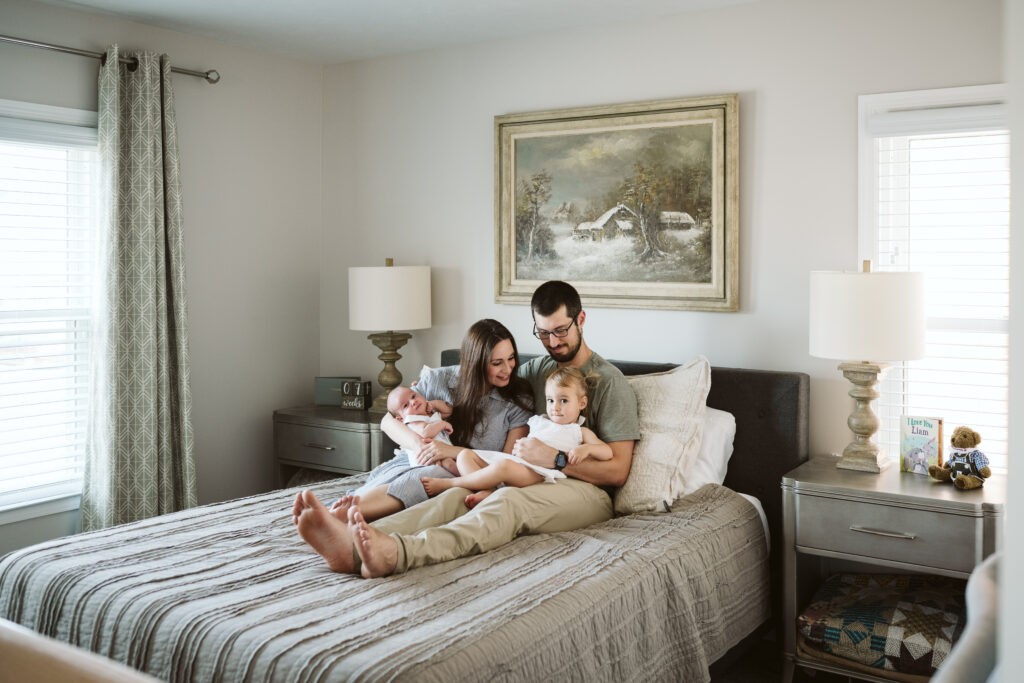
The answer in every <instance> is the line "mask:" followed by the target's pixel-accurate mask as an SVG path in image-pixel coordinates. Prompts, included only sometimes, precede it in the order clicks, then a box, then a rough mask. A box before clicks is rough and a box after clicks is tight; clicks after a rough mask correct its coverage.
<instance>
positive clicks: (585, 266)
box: [495, 95, 738, 310]
mask: <svg viewBox="0 0 1024 683" xmlns="http://www.w3.org/2000/svg"><path fill="white" fill-rule="evenodd" d="M736 108H737V97H736V96H735V95H723V96H715V97H704V98H689V99H686V100H669V101H659V102H649V103H637V104H631V105H616V106H604V107H589V108H583V109H568V110H558V111H548V112H533V113H529V114H510V115H505V116H498V117H496V118H495V127H496V147H497V149H496V155H497V170H496V184H497V188H496V197H497V209H496V214H497V216H496V221H497V226H498V231H497V232H498V235H497V240H498V254H497V260H498V263H497V278H496V280H497V283H496V284H497V292H496V298H497V300H498V301H499V302H528V301H529V296H530V294H531V293H532V291H533V289H534V288H535V287H536V285H537V284H538V283H539V282H542V281H544V280H550V279H560V280H566V281H569V282H572V283H573V284H574V285H576V287H577V289H579V290H580V293H581V295H582V296H583V298H584V301H585V303H586V304H588V305H596V306H629V307H637V308H675V309H689V310H737V308H738V300H737V297H736V292H737V285H738V272H737V271H738V258H737V252H736V248H737V241H738V240H737V236H738V235H737V232H738V217H737V215H736V211H737V204H738V193H737V189H736V179H737V177H738V168H737V153H738V140H737V134H738V113H737V111H736Z"/></svg>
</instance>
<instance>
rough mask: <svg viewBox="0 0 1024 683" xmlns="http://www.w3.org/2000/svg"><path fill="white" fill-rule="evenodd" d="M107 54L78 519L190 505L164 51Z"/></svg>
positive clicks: (174, 173)
mask: <svg viewBox="0 0 1024 683" xmlns="http://www.w3.org/2000/svg"><path fill="white" fill-rule="evenodd" d="M119 56H120V55H119V53H118V48H117V46H114V47H112V48H110V49H109V50H108V51H107V54H106V58H105V60H104V62H103V66H101V67H100V75H99V142H100V156H101V158H102V163H103V169H102V180H103V187H104V188H105V189H106V191H107V192H108V194H109V197H104V198H101V201H100V204H101V206H103V207H104V209H103V211H101V214H103V212H104V211H105V212H106V215H103V216H102V219H101V224H100V244H101V247H100V249H99V251H100V253H99V256H98V260H99V272H100V273H101V276H100V277H101V278H103V281H102V284H101V285H100V286H99V294H98V296H97V302H96V306H95V309H96V311H97V314H96V317H95V318H94V327H93V338H94V340H95V342H94V345H93V347H94V350H93V353H92V356H93V359H92V381H93V386H94V395H95V397H96V399H97V400H95V401H94V402H93V403H94V406H95V408H94V410H93V413H92V415H91V419H90V425H89V429H88V434H89V436H88V440H87V445H86V466H85V486H84V490H83V494H82V514H83V527H84V528H85V529H87V530H88V529H99V528H103V527H107V526H111V525H114V524H121V523H124V522H130V521H134V520H138V519H144V518H147V517H152V516H154V515H159V514H164V513H167V512H173V511H175V510H181V509H184V508H187V507H192V506H194V505H195V504H196V473H195V459H194V455H193V452H192V420H191V404H192V399H191V392H190V389H189V358H188V334H187V326H186V322H187V321H186V308H185V270H184V253H183V252H184V248H183V241H182V219H181V187H180V182H179V171H178V149H177V137H176V132H175V128H176V126H175V120H174V97H173V93H172V91H171V65H170V63H169V61H168V59H167V56H166V55H163V56H157V55H153V54H147V53H139V54H132V55H128V56H130V57H134V58H135V59H136V60H137V62H138V63H137V66H134V65H128V64H121V63H120V62H119Z"/></svg>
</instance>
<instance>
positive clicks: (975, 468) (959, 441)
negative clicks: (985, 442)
mask: <svg viewBox="0 0 1024 683" xmlns="http://www.w3.org/2000/svg"><path fill="white" fill-rule="evenodd" d="M949 442H950V445H951V446H952V448H951V449H950V452H949V457H948V458H947V459H946V464H945V465H944V466H939V465H931V466H930V467H929V468H928V474H929V475H930V476H931V477H932V478H934V479H938V480H939V481H952V482H953V484H954V486H956V487H957V488H958V489H960V490H962V491H967V490H969V489H976V488H980V487H981V485H982V484H984V483H985V479H987V478H988V477H990V476H992V470H991V469H990V468H989V465H988V457H987V456H986V455H985V454H984V453H982V452H981V451H979V450H978V449H977V448H975V446H977V445H978V444H979V443H981V434H979V433H978V432H976V431H974V430H973V429H971V428H970V427H964V426H960V427H957V428H956V429H954V430H953V436H952V437H950V439H949Z"/></svg>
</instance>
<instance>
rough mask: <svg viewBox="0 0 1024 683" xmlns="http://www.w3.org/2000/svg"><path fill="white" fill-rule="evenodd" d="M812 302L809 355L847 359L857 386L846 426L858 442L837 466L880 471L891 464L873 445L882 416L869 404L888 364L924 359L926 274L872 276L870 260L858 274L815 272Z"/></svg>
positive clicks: (846, 373) (845, 367)
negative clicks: (879, 419)
mask: <svg viewBox="0 0 1024 683" xmlns="http://www.w3.org/2000/svg"><path fill="white" fill-rule="evenodd" d="M810 300H811V306H810V352H811V355H812V356H817V357H819V358H832V359H837V360H844V361H846V362H843V363H840V364H839V370H840V371H841V372H842V373H843V377H845V378H846V379H848V380H850V382H852V383H853V389H851V390H850V396H851V397H852V398H853V400H854V409H853V412H852V413H851V414H850V417H849V419H848V420H847V424H848V425H849V427H850V431H852V432H853V436H854V438H853V441H851V442H850V444H849V445H848V446H847V447H846V448H845V450H843V454H842V457H840V459H839V462H838V463H836V467H839V468H841V469H847V470H858V471H861V472H875V473H878V472H881V471H882V469H883V468H884V467H886V466H887V465H888V464H889V460H888V459H887V458H884V457H880V456H879V452H878V444H877V443H875V442H874V441H872V437H873V436H874V434H875V432H877V431H878V417H877V416H876V415H875V413H874V411H872V410H871V402H872V401H873V400H874V399H876V398H878V391H877V390H876V389H875V386H876V384H877V383H878V378H879V376H880V375H881V374H883V373H884V372H885V370H886V369H887V368H888V367H889V363H888V362H887V361H905V360H916V359H919V358H923V357H924V355H925V310H924V274H923V273H909V272H871V262H870V261H865V262H864V270H863V271H862V272H859V273H858V272H826V271H814V272H811V280H810Z"/></svg>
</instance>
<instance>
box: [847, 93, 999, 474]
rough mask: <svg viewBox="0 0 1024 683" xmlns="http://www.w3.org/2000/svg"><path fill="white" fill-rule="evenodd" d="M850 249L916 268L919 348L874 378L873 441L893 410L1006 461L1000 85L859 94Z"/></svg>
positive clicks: (894, 445) (895, 434)
mask: <svg viewBox="0 0 1024 683" xmlns="http://www.w3.org/2000/svg"><path fill="white" fill-rule="evenodd" d="M860 123H861V133H860V200H861V210H860V252H861V258H870V259H871V260H872V262H873V263H874V264H875V269H876V270H883V271H884V270H915V271H921V272H923V273H924V274H925V282H926V294H927V299H928V303H927V319H928V322H927V325H928V328H927V337H926V339H927V357H926V358H925V359H923V360H920V361H913V362H908V363H899V364H895V365H893V367H891V368H890V369H889V371H888V373H887V375H886V377H885V378H884V379H883V380H882V382H880V386H879V392H880V394H881V396H880V397H879V399H878V401H877V406H876V407H877V410H876V412H877V413H878V416H879V419H880V421H881V426H880V428H879V433H878V440H879V445H880V446H881V448H882V449H883V451H885V452H887V453H890V454H893V455H895V454H896V453H898V452H899V425H898V420H899V417H900V415H901V414H907V415H920V416H930V417H939V418H942V419H943V424H944V432H943V441H944V442H945V444H944V445H945V448H946V449H948V448H949V435H950V434H951V433H952V430H953V429H954V428H955V427H956V426H957V425H961V424H963V425H968V426H970V427H972V428H974V429H975V430H977V431H978V432H980V433H981V435H982V443H981V446H980V447H981V449H982V450H983V451H985V453H986V454H987V455H988V456H989V459H990V460H991V463H992V466H993V468H995V469H1002V470H1005V469H1006V467H1007V460H1008V458H1007V437H1008V434H1007V431H1008V425H1009V422H1008V419H1009V418H1008V414H1009V406H1008V392H1009V366H1008V355H1009V264H1010V243H1009V241H1010V163H1009V161H1010V160H1009V154H1010V140H1009V132H1008V126H1009V123H1008V118H1007V112H1006V107H1005V96H1004V90H1003V87H1002V86H976V87H969V88H950V89H943V90H929V91H919V92H908V93H892V94H887V95H868V96H863V97H861V98H860Z"/></svg>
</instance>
